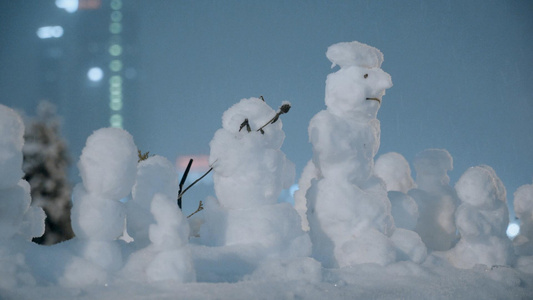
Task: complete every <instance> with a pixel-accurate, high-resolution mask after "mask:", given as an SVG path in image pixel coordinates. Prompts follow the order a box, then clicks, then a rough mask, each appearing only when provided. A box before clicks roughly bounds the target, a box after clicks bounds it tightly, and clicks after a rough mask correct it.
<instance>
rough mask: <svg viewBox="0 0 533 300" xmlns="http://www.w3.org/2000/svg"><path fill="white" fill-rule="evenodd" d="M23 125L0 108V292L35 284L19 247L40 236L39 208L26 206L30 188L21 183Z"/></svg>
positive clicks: (29, 201)
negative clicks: (4, 289)
mask: <svg viewBox="0 0 533 300" xmlns="http://www.w3.org/2000/svg"><path fill="white" fill-rule="evenodd" d="M23 135H24V123H23V122H22V119H21V118H20V116H19V115H18V114H17V113H16V112H15V111H13V110H12V109H10V108H8V107H6V106H4V105H1V104H0V288H12V287H15V286H17V285H19V284H30V285H31V284H35V279H34V277H33V275H32V274H31V272H30V270H29V269H28V266H27V265H26V261H25V257H24V255H23V254H21V253H20V251H19V249H20V248H21V247H30V245H29V244H30V242H29V241H28V240H31V238H33V237H38V236H41V235H42V234H43V233H44V219H45V214H44V211H43V210H42V208H40V207H36V206H30V203H31V196H30V185H29V183H28V182H27V181H26V180H23V179H21V177H22V175H23V173H22V146H23V145H24V140H23Z"/></svg>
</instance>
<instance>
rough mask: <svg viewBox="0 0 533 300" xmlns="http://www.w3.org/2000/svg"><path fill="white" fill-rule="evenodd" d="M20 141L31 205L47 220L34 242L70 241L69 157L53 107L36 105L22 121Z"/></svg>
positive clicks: (49, 243)
mask: <svg viewBox="0 0 533 300" xmlns="http://www.w3.org/2000/svg"><path fill="white" fill-rule="evenodd" d="M24 139H25V143H24V148H23V153H24V163H23V167H22V168H23V170H24V173H25V174H26V175H25V177H24V179H26V180H27V181H28V182H29V183H30V186H31V196H32V203H33V204H34V205H38V206H40V207H42V208H43V209H44V211H45V213H46V216H47V218H46V221H45V224H46V229H45V233H44V235H43V236H42V237H39V238H35V239H34V242H36V243H39V244H44V245H51V244H55V243H59V242H61V241H65V240H68V239H71V238H72V237H73V236H74V233H73V231H72V227H71V224H70V209H71V207H72V204H71V200H70V191H71V188H70V184H69V182H68V179H67V170H68V166H69V164H70V157H69V154H68V150H67V144H66V142H65V140H64V139H63V138H62V137H61V134H60V119H59V117H58V116H57V114H56V108H55V106H54V105H53V104H51V103H49V102H46V101H43V102H41V103H40V104H39V106H38V108H37V116H36V117H35V118H30V119H28V120H27V121H26V132H25V134H24Z"/></svg>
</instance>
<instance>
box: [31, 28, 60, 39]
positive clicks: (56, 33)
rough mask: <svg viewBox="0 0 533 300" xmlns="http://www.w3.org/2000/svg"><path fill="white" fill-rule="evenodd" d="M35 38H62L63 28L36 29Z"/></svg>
mask: <svg viewBox="0 0 533 300" xmlns="http://www.w3.org/2000/svg"><path fill="white" fill-rule="evenodd" d="M37 36H38V37H39V38H40V39H50V38H60V37H62V36H63V27H61V26H44V27H41V28H39V29H37Z"/></svg>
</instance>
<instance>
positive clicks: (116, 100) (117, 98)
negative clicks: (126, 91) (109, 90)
mask: <svg viewBox="0 0 533 300" xmlns="http://www.w3.org/2000/svg"><path fill="white" fill-rule="evenodd" d="M110 99H111V103H119V102H120V103H122V94H120V95H111V97H110Z"/></svg>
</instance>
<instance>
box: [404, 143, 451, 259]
mask: <svg viewBox="0 0 533 300" xmlns="http://www.w3.org/2000/svg"><path fill="white" fill-rule="evenodd" d="M413 164H414V166H415V170H416V184H417V188H415V189H411V190H410V191H409V193H408V194H409V196H411V197H412V198H413V199H414V200H415V201H416V204H417V206H418V211H419V215H420V217H419V219H418V223H417V224H416V228H415V231H416V232H417V233H418V234H419V235H420V237H422V240H423V241H424V243H425V244H426V246H427V248H428V249H429V250H431V251H446V250H449V249H450V248H452V247H453V246H454V245H455V243H456V240H457V237H456V226H455V217H454V213H455V209H456V207H457V205H458V203H459V200H458V199H457V195H456V192H455V190H454V189H453V188H452V187H451V186H450V184H449V182H450V178H449V177H448V171H450V170H452V169H453V159H452V156H451V155H450V153H448V151H446V150H444V149H427V150H424V151H422V152H420V153H418V154H417V155H416V157H415V159H414V162H413Z"/></svg>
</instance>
